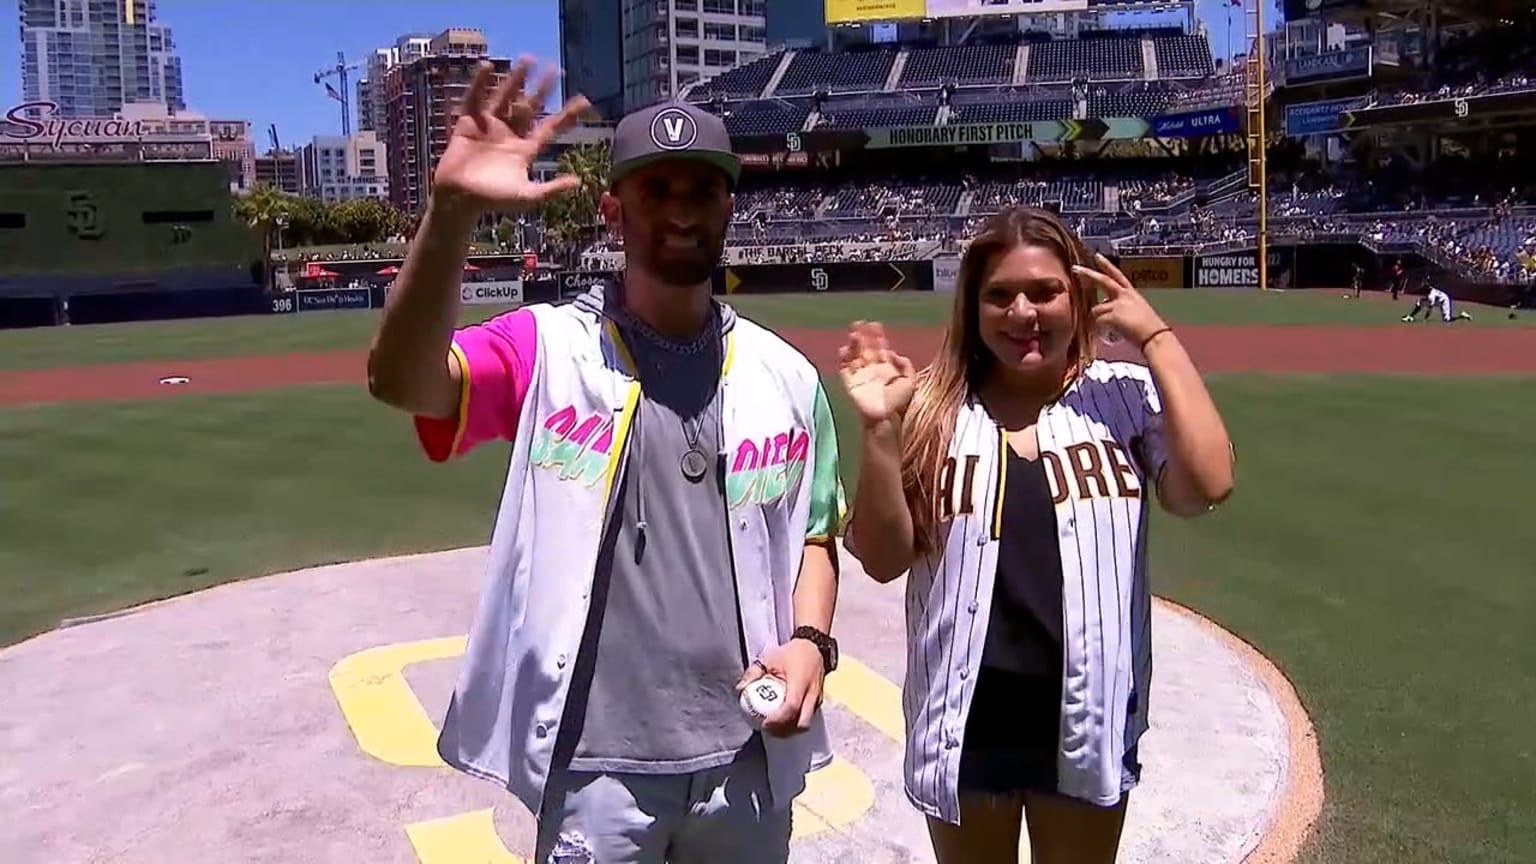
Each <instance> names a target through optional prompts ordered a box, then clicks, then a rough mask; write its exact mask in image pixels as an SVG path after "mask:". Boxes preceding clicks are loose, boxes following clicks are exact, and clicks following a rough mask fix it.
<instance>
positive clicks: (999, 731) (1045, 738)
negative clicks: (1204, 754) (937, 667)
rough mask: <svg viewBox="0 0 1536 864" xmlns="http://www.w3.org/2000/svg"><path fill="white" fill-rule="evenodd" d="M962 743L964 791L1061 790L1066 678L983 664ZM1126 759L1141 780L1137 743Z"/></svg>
mask: <svg viewBox="0 0 1536 864" xmlns="http://www.w3.org/2000/svg"><path fill="white" fill-rule="evenodd" d="M963 748H964V749H962V750H961V751H960V777H959V787H960V793H961V794H962V795H964V794H971V795H1017V794H1020V793H1024V792H1040V793H1045V794H1049V795H1056V794H1060V792H1059V789H1060V784H1059V782H1058V769H1057V759H1058V758H1059V754H1060V751H1061V678H1060V677H1059V676H1033V675H1019V674H1016V673H1013V672H1007V671H1004V670H1002V669H997V668H994V667H990V666H983V667H981V670H980V671H979V672H978V673H977V675H976V693H975V695H974V696H972V697H971V711H970V714H969V716H967V718H966V721H965V739H964V745H963ZM1124 764H1125V767H1126V770H1127V771H1129V772H1130V774H1131V777H1132V780H1133V782H1134V781H1135V780H1139V779H1140V773H1141V764H1140V762H1139V761H1138V756H1137V752H1136V748H1135V747H1132V748H1131V749H1130V750H1129V751H1128V752H1127V753H1126V754H1125V760H1124Z"/></svg>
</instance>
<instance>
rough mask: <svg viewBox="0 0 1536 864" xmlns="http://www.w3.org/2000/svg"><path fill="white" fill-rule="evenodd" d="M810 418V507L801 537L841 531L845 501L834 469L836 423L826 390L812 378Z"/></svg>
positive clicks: (815, 537)
mask: <svg viewBox="0 0 1536 864" xmlns="http://www.w3.org/2000/svg"><path fill="white" fill-rule="evenodd" d="M814 418H815V419H814V428H812V429H811V446H812V447H814V448H815V453H816V457H815V465H816V467H815V469H814V471H813V473H812V474H811V509H810V517H809V518H808V520H807V524H806V526H805V538H806V539H807V540H827V539H830V538H832V537H836V536H838V535H839V534H841V533H842V532H843V518H844V517H845V516H846V515H847V513H848V502H847V499H846V498H845V496H844V494H843V480H842V477H841V476H839V474H838V470H837V469H838V465H837V427H836V425H835V424H834V422H833V420H832V406H831V405H829V404H828V403H827V393H826V391H825V390H824V389H822V386H821V381H819V380H818V381H817V382H816V404H815V407H814Z"/></svg>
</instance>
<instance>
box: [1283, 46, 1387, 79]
mask: <svg viewBox="0 0 1536 864" xmlns="http://www.w3.org/2000/svg"><path fill="white" fill-rule="evenodd" d="M1370 75H1371V46H1369V45H1360V46H1357V47H1355V48H1346V49H1344V50H1343V51H1329V52H1327V53H1324V54H1312V55H1310V56H1307V57H1293V58H1291V59H1290V60H1287V61H1285V83H1287V84H1321V83H1323V82H1324V81H1349V80H1351V79H1354V78H1369V77H1370Z"/></svg>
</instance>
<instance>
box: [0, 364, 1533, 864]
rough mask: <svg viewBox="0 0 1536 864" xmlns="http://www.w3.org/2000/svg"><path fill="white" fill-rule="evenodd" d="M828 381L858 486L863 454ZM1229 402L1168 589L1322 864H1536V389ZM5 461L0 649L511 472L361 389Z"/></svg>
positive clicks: (48, 445)
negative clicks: (1317, 760)
mask: <svg viewBox="0 0 1536 864" xmlns="http://www.w3.org/2000/svg"><path fill="white" fill-rule="evenodd" d="M829 385H830V387H829V392H830V393H831V395H832V399H833V403H834V410H835V411H836V412H837V413H838V415H839V418H840V426H839V431H840V434H841V437H842V442H843V445H844V448H843V449H844V463H843V464H844V473H845V475H851V474H852V471H853V467H854V465H855V464H856V456H857V445H858V439H857V433H856V430H855V426H854V423H852V422H850V421H849V420H848V419H847V418H848V416H849V415H848V411H847V406H846V404H845V403H844V402H843V400H842V399H841V398H840V392H839V391H838V390H837V388H836V386H835V384H834V383H833V382H829ZM1213 388H1214V390H1215V393H1216V396H1217V399H1218V401H1219V403H1220V404H1221V406H1222V408H1223V411H1224V413H1225V416H1226V418H1227V420H1228V423H1229V425H1230V426H1231V429H1232V432H1233V436H1234V439H1235V440H1236V441H1237V443H1238V452H1239V454H1240V460H1241V461H1240V468H1239V489H1238V493H1237V495H1236V497H1235V498H1234V500H1233V501H1232V502H1231V503H1230V505H1229V506H1228V507H1227V508H1226V509H1225V510H1223V511H1221V512H1220V513H1218V514H1217V515H1215V516H1213V517H1210V518H1208V519H1205V520H1201V521H1196V522H1190V523H1181V522H1176V521H1174V520H1170V519H1167V518H1162V517H1159V518H1158V519H1157V520H1156V522H1155V526H1154V531H1155V535H1154V540H1153V560H1154V569H1153V578H1154V584H1155V590H1157V592H1158V593H1160V594H1164V595H1166V596H1170V597H1172V598H1175V599H1177V600H1179V601H1182V602H1184V603H1187V604H1189V605H1191V606H1193V607H1195V608H1197V609H1200V610H1202V611H1203V612H1205V613H1207V614H1209V615H1211V616H1212V617H1213V618H1215V619H1216V620H1218V621H1220V622H1222V623H1224V624H1225V625H1227V626H1228V627H1230V628H1232V629H1233V630H1235V631H1236V632H1238V633H1240V634H1242V635H1243V636H1244V637H1246V638H1248V639H1250V640H1251V641H1253V642H1254V643H1255V644H1257V645H1258V646H1260V648H1262V649H1263V650H1264V651H1265V652H1266V653H1267V654H1268V655H1269V656H1271V657H1272V658H1274V659H1275V660H1276V662H1278V663H1279V664H1280V665H1281V666H1282V667H1283V668H1284V670H1285V671H1286V673H1287V674H1288V675H1290V676H1291V678H1292V679H1293V680H1294V681H1295V682H1296V684H1297V686H1298V688H1299V690H1300V692H1301V693H1302V696H1303V699H1304V701H1305V702H1306V704H1307V707H1308V709H1309V710H1310V711H1311V713H1312V716H1313V718H1314V720H1315V721H1316V723H1317V725H1318V729H1319V733H1320V738H1321V741H1322V746H1323V749H1324V764H1325V768H1326V770H1327V773H1328V803H1327V807H1326V810H1325V817H1324V821H1323V823H1322V826H1321V829H1320V832H1319V834H1318V837H1317V840H1316V841H1315V842H1314V843H1313V844H1312V846H1311V847H1310V848H1309V850H1308V853H1307V856H1306V859H1305V860H1306V861H1308V862H1309V864H1311V862H1315V864H1339V862H1348V864H1421V862H1422V864H1442V862H1447V861H1454V862H1457V864H1484V862H1486V864H1494V862H1505V864H1513V862H1517V861H1520V862H1523V861H1528V860H1529V857H1528V855H1529V851H1530V850H1531V849H1532V848H1536V815H1533V814H1536V784H1532V783H1531V782H1529V780H1530V778H1531V777H1532V776H1536V751H1533V750H1532V748H1531V746H1530V743H1529V731H1530V723H1531V716H1532V713H1533V709H1536V640H1532V639H1531V638H1530V636H1529V633H1530V630H1531V619H1532V613H1533V612H1536V580H1532V579H1531V578H1530V575H1529V574H1530V571H1531V566H1530V560H1531V558H1530V556H1531V545H1530V543H1529V541H1528V540H1521V539H1520V537H1519V534H1520V532H1521V531H1522V530H1523V529H1524V528H1525V527H1526V526H1528V525H1529V524H1530V516H1529V514H1528V512H1527V510H1528V508H1529V506H1530V505H1529V500H1528V499H1526V498H1525V494H1526V492H1527V491H1528V490H1529V489H1531V488H1536V460H1532V459H1531V458H1530V447H1531V439H1530V430H1531V429H1533V428H1536V380H1520V379H1515V380H1509V379H1505V380H1498V381H1493V380H1486V381H1484V380H1464V379H1457V380H1439V379H1401V378H1394V379H1387V378H1365V377H1314V378H1307V379H1291V378H1275V377H1260V376H1242V377H1218V378H1216V379H1215V380H1214V381H1213ZM0 440H3V441H5V442H6V456H7V460H8V462H9V464H11V465H18V466H27V468H26V470H24V471H14V472H8V473H7V477H6V494H5V495H4V496H3V497H0V524H3V525H4V526H5V530H6V542H5V543H4V544H0V592H3V596H4V597H5V598H6V602H5V603H4V604H3V605H0V643H10V642H13V641H16V640H19V639H22V638H24V637H26V636H28V635H30V634H33V633H36V632H39V631H41V630H44V629H47V628H49V627H52V626H54V625H55V624H56V623H57V622H58V621H59V620H60V619H61V618H65V617H68V616H77V615H85V614H90V613H95V612H101V611H105V610H110V609H115V608H121V607H123V606H127V605H130V604H133V603H137V602H141V601H145V600H150V599H153V598H157V597H163V596H167V595H170V594H174V593H179V592H184V591H191V590H195V589H198V588H202V587H206V586H210V585H214V584H217V583H221V582H226V581H230V580H235V579H241V578H245V577H250V576H256V575H260V574H263V573H267V572H273V571H279V570H286V569H291V568H295V567H301V566H305V565H311V564H319V563H325V562H334V561H343V560H349V559H355V558H362V557H371V556H378V555H389V554H395V553H402V552H409V551H420V550H429V549H442V548H449V547H456V546H465V545H474V544H480V543H483V542H486V540H487V538H488V536H489V530H490V524H491V518H492V514H493V512H494V508H495V502H496V499H497V494H498V491H499V490H498V486H499V483H500V482H501V478H502V476H503V472H504V466H505V454H504V452H499V451H498V450H497V449H495V448H491V449H485V450H483V451H482V452H479V453H476V454H473V455H471V456H470V457H469V458H467V459H464V460H462V461H459V462H457V463H452V464H448V465H432V464H430V463H428V462H426V461H425V460H424V459H423V458H421V457H420V456H419V455H417V453H416V451H415V447H414V441H413V438H412V432H411V429H410V424H409V422H408V421H406V420H405V419H404V418H401V417H398V416H395V415H393V414H392V413H391V412H389V411H388V410H386V409H384V408H382V407H379V406H378V405H376V404H373V403H371V402H370V401H369V400H368V399H367V398H366V395H365V394H364V393H363V392H361V390H360V388H355V387H310V388H299V389H294V390H287V391H280V392H268V393H261V394H251V395H241V396H220V397H186V398H182V399H177V400H168V401H154V402H146V403H137V404H99V405H54V406H46V407H39V408H30V409H21V410H16V409H12V410H4V411H0ZM1526 533H1527V534H1528V533H1529V532H1526ZM1522 574H1524V575H1522Z"/></svg>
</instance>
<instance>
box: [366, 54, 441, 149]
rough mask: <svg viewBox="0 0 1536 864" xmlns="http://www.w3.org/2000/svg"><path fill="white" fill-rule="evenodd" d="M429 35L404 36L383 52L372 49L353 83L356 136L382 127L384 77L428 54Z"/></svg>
mask: <svg viewBox="0 0 1536 864" xmlns="http://www.w3.org/2000/svg"><path fill="white" fill-rule="evenodd" d="M431 46H432V36H431V34H429V33H407V34H405V35H403V36H400V37H399V38H397V39H396V40H395V44H393V45H390V46H389V47H387V48H375V49H374V50H373V53H372V54H370V55H368V62H367V63H366V64H365V66H364V75H363V77H362V78H360V79H358V82H357V128H358V131H360V132H368V131H379V130H380V129H381V127H382V126H383V124H384V77H385V76H386V75H388V74H389V70H391V69H393V68H395V67H396V66H399V65H400V64H402V63H412V62H414V61H416V60H418V59H420V58H422V57H425V56H427V54H429V53H431Z"/></svg>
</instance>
